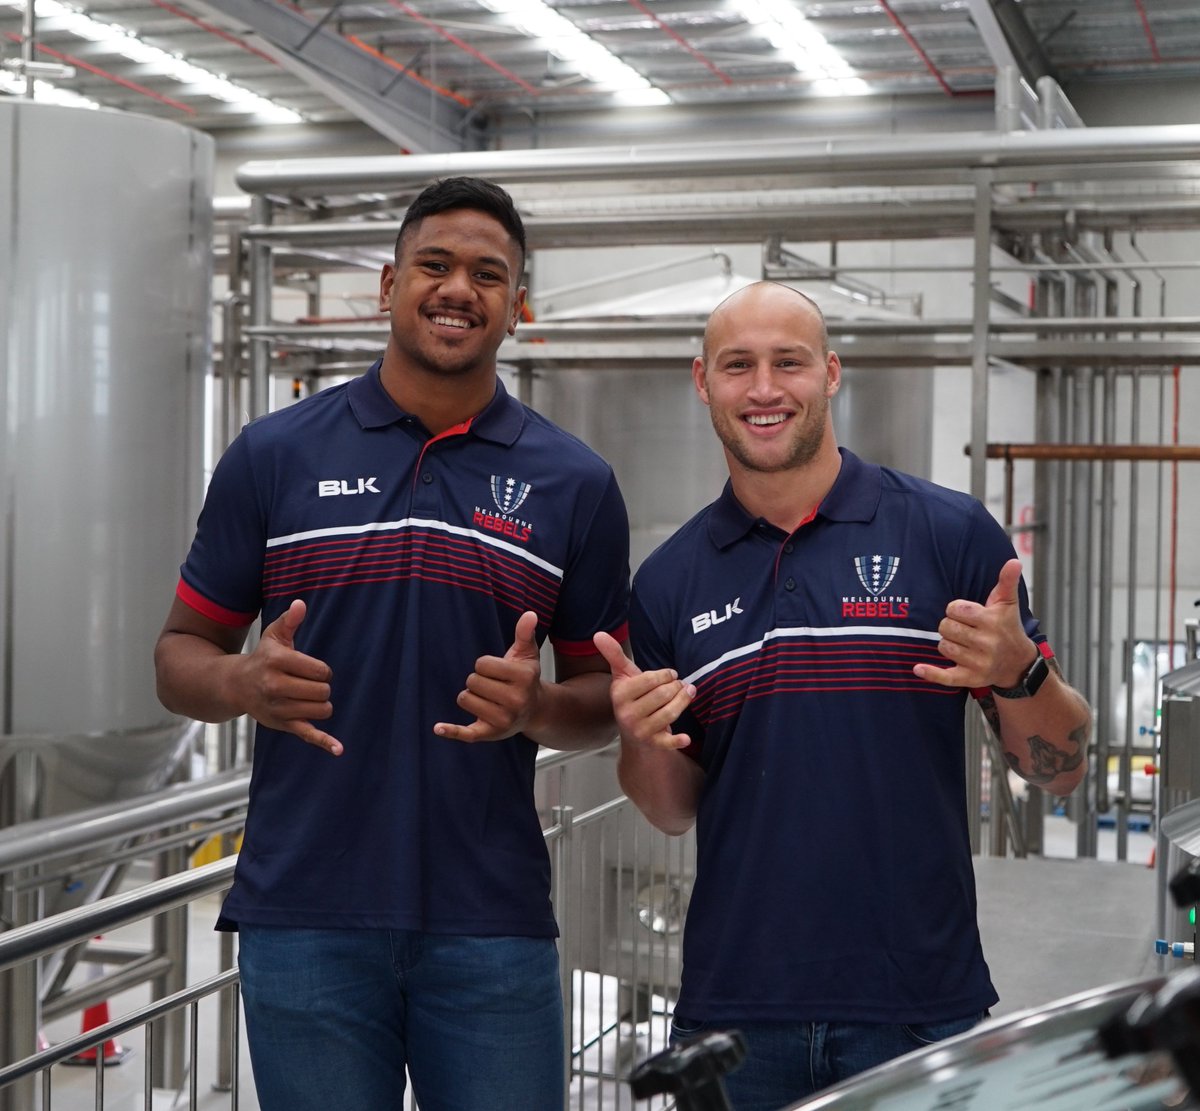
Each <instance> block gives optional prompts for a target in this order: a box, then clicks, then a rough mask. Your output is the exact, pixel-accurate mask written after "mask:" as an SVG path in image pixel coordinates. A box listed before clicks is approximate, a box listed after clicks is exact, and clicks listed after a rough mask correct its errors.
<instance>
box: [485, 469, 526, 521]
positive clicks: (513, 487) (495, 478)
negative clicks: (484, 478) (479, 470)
mask: <svg viewBox="0 0 1200 1111" xmlns="http://www.w3.org/2000/svg"><path fill="white" fill-rule="evenodd" d="M531 489H533V487H531V486H530V485H529V483H528V482H518V481H517V480H516V479H515V478H501V477H500V476H499V475H498V474H494V475H492V500H493V501H494V502H495V503H496V508H497V509H498V510H500V512H501V513H515V512H516V511H517V510H518V509H520V508H521V503H522V502H523V501H524V500H525V499H526V498H527V497H529V491H530V490H531Z"/></svg>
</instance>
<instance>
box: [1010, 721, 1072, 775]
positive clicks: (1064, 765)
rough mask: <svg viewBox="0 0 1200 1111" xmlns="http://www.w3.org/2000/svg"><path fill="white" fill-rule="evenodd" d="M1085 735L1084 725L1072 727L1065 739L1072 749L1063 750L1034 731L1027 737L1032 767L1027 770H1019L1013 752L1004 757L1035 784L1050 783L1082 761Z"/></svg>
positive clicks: (1019, 772) (1019, 767)
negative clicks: (1068, 750)
mask: <svg viewBox="0 0 1200 1111" xmlns="http://www.w3.org/2000/svg"><path fill="white" fill-rule="evenodd" d="M1086 736H1087V727H1086V726H1085V725H1080V726H1078V727H1077V728H1075V729H1072V730H1071V732H1070V733H1069V734H1068V736H1067V739H1068V740H1069V741H1070V742H1071V745H1072V747H1073V749H1074V751H1073V752H1063V750H1062V749H1060V748H1055V747H1054V745H1052V744H1051V743H1050V742H1049V741H1047V740H1046V739H1045V738H1044V737H1039V736H1038V735H1037V734H1036V733H1034V734H1033V736H1032V737H1030V738H1029V760H1030V763H1031V764H1032V765H1033V767H1032V768H1031V769H1030V770H1029V771H1028V772H1023V771H1022V770H1021V765H1020V762H1019V761H1018V760H1017V758H1016V756H1015V755H1013V753H1011V752H1005V754H1004V758H1005V759H1006V760H1007V761H1008V763H1009V766H1010V767H1011V768H1012V770H1013V771H1015V772H1016V773H1017V774H1018V775H1019V776H1021V777H1022V778H1023V779H1026V780H1028V782H1030V783H1033V784H1035V785H1036V786H1041V785H1042V784H1043V783H1050V782H1052V781H1053V780H1055V779H1057V778H1058V777H1059V776H1060V775H1062V774H1063V772H1071V771H1074V770H1075V769H1076V768H1077V767H1079V765H1080V764H1081V763H1083V742H1084V739H1085V738H1086Z"/></svg>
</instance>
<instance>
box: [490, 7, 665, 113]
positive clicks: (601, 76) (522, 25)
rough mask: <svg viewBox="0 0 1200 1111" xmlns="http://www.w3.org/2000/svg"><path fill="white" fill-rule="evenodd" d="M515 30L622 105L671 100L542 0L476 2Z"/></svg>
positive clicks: (660, 102) (658, 102) (649, 103)
mask: <svg viewBox="0 0 1200 1111" xmlns="http://www.w3.org/2000/svg"><path fill="white" fill-rule="evenodd" d="M479 2H480V3H481V4H482V5H483V6H484V7H485V8H488V9H490V10H491V11H493V12H496V13H497V14H499V15H502V16H504V17H505V18H506V19H507V21H508V22H509V23H511V24H512V25H513V26H514V27H516V28H517V29H518V30H520V31H523V32H524V33H525V34H527V35H530V36H531V37H533V38H537V39H541V40H542V41H543V42H544V43H545V46H546V49H547V50H549V51H550V53H551V54H553V55H554V56H555V57H556V58H561V59H562V60H563V61H564V62H569V63H570V64H571V65H573V66H574V67H575V69H576V70H577V71H578V72H579V73H580V75H582V76H583V77H586V78H587V79H588V80H589V81H594V82H595V83H596V84H597V85H603V86H605V87H607V88H609V89H612V90H613V91H614V92H615V93H616V94H617V99H618V100H619V101H620V102H621V103H622V104H628V105H634V104H636V105H655V104H670V102H671V98H670V97H669V96H668V95H667V94H666V93H665V92H664V91H663V90H662V89H660V88H657V87H656V86H654V85H652V84H651V83H650V82H649V81H647V80H646V78H645V77H643V76H642V75H641V74H640V73H638V72H637V70H635V69H633V68H632V67H631V66H628V65H626V64H625V63H624V62H622V61H621V59H620V58H618V57H617V56H616V55H615V54H613V53H611V52H610V51H609V50H607V49H605V48H604V47H603V46H601V45H600V44H599V43H598V42H597V41H596V40H595V39H593V38H592V37H591V36H590V35H586V34H584V32H583V31H581V30H580V29H579V28H578V27H576V26H575V24H574V23H572V22H571V21H570V20H569V19H567V18H566V17H565V16H562V15H559V14H558V12H556V11H555V10H554V9H553V8H551V7H549V6H548V5H546V4H543V3H542V0H479Z"/></svg>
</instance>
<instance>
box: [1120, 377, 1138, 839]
mask: <svg viewBox="0 0 1200 1111" xmlns="http://www.w3.org/2000/svg"><path fill="white" fill-rule="evenodd" d="M1141 399H1142V379H1141V376H1140V375H1136V374H1135V375H1134V376H1133V377H1132V378H1130V380H1129V442H1130V443H1131V444H1136V443H1138V442H1139V440H1140V425H1141ZM1137 555H1138V465H1137V463H1136V462H1131V463H1130V464H1129V549H1128V554H1127V563H1128V570H1127V571H1126V574H1125V582H1126V586H1125V730H1124V736H1123V737H1122V738H1121V779H1120V783H1119V786H1120V789H1121V793H1122V794H1123V795H1124V796H1125V797H1126V798H1127V799H1129V800H1130V802H1131V803H1132V801H1133V675H1134V672H1133V663H1134V659H1133V646H1134V641H1135V639H1136V635H1137V582H1138V575H1137V566H1138V559H1137ZM1121 842H1122V838H1121V837H1120V835H1118V840H1117V859H1118V860H1124V859H1125V856H1123V855H1121ZM1127 851H1128V850H1126V852H1127Z"/></svg>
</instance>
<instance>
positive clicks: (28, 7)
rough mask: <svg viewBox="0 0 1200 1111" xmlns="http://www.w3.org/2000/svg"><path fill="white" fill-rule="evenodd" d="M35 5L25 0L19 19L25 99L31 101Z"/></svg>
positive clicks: (35, 29)
mask: <svg viewBox="0 0 1200 1111" xmlns="http://www.w3.org/2000/svg"><path fill="white" fill-rule="evenodd" d="M36 7H37V5H36V4H35V3H34V0H25V14H24V15H23V16H22V17H21V64H22V65H23V66H24V67H25V93H24V96H25V99H26V100H33V93H34V88H33V84H34V82H33V55H34V52H35V50H36V46H35V40H36V37H37V13H36V12H35V10H34V9H35V8H36Z"/></svg>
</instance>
